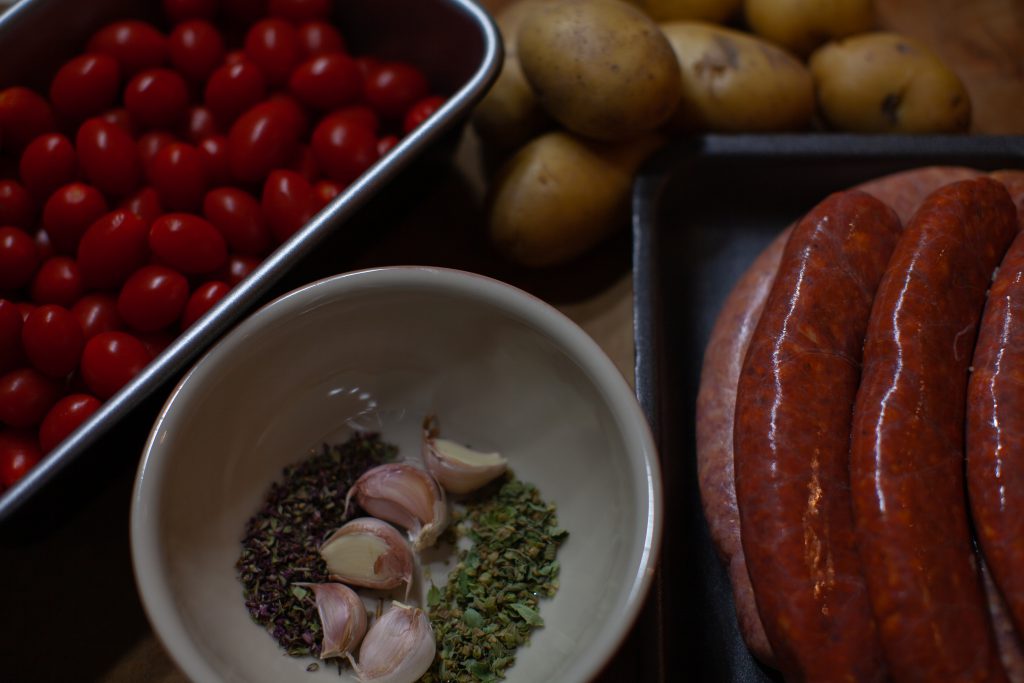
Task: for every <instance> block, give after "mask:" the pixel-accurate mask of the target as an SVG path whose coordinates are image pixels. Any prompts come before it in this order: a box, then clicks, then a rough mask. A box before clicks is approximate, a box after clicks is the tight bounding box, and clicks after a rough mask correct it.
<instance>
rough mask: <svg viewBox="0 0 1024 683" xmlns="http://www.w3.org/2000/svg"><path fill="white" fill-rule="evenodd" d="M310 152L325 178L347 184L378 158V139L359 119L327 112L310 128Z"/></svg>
mask: <svg viewBox="0 0 1024 683" xmlns="http://www.w3.org/2000/svg"><path fill="white" fill-rule="evenodd" d="M313 154H314V155H316V161H317V165H318V166H319V167H320V169H321V170H322V171H323V172H324V174H325V175H326V176H327V177H328V178H330V179H331V180H333V181H335V182H338V183H341V184H342V185H347V184H348V183H350V182H352V181H353V180H355V179H356V178H358V177H359V176H360V175H362V173H363V171H365V170H366V169H368V168H369V167H370V166H372V165H373V164H374V162H376V161H377V158H378V157H377V138H376V136H375V135H374V132H373V130H372V129H371V128H369V127H368V126H366V125H365V123H363V122H362V121H360V120H359V119H357V118H355V117H352V116H346V115H344V114H329V115H328V116H325V117H324V118H323V120H322V121H320V124H319V125H318V126H317V127H316V129H315V130H314V131H313Z"/></svg>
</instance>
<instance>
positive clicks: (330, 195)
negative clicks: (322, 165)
mask: <svg viewBox="0 0 1024 683" xmlns="http://www.w3.org/2000/svg"><path fill="white" fill-rule="evenodd" d="M342 189H343V188H342V187H341V185H339V184H338V183H336V182H334V181H333V180H319V181H317V182H316V183H314V184H313V213H316V212H317V211H319V210H320V209H322V208H324V207H325V206H327V205H328V204H330V203H331V202H333V201H334V198H335V197H337V196H338V195H339V194H341V191H342Z"/></svg>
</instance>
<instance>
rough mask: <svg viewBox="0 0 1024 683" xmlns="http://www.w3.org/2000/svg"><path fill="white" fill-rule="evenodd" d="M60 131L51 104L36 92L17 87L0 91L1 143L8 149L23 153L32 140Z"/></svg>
mask: <svg viewBox="0 0 1024 683" xmlns="http://www.w3.org/2000/svg"><path fill="white" fill-rule="evenodd" d="M56 128H57V124H56V121H55V120H54V117H53V110H52V109H50V104H49V102H47V101H46V100H45V99H43V98H42V97H41V96H40V95H39V94H37V93H36V92H34V91H32V90H29V89H28V88H23V87H21V86H17V85H16V86H13V87H11V88H7V89H6V90H3V91H0V140H2V141H3V145H4V148H6V149H8V150H14V151H15V152H20V151H21V150H22V149H24V147H25V145H27V144H28V143H30V142H32V140H34V139H35V138H37V137H39V136H40V135H42V134H43V133H49V132H51V131H53V130H56Z"/></svg>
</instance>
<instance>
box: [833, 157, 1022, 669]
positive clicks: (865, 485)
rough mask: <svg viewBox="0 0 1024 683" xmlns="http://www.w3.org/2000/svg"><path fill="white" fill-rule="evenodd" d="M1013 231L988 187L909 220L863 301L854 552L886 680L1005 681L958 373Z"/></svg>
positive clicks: (977, 184) (957, 189) (943, 200)
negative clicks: (969, 492) (968, 471)
mask: <svg viewBox="0 0 1024 683" xmlns="http://www.w3.org/2000/svg"><path fill="white" fill-rule="evenodd" d="M1016 228H1017V216H1016V210H1015V207H1014V206H1013V202H1012V200H1011V199H1010V196H1009V194H1008V193H1007V191H1006V188H1005V187H1004V186H1003V185H1002V184H1001V183H999V182H998V181H995V180H992V179H991V178H985V177H982V178H976V179H972V180H964V181H960V182H956V183H952V184H949V185H946V186H945V187H943V188H941V189H939V190H937V191H936V192H934V193H933V194H932V195H930V196H929V197H928V199H926V200H925V201H924V203H923V204H922V205H921V207H920V208H919V209H918V210H917V212H916V213H915V214H914V217H913V218H912V219H911V221H910V223H909V224H908V225H907V228H906V230H905V232H904V234H903V236H902V238H901V239H900V241H899V243H898V244H897V246H896V250H895V252H894V253H893V255H892V260H891V262H890V265H889V268H888V269H887V270H886V273H885V276H884V277H883V279H882V282H881V284H880V285H879V288H878V293H877V295H876V297H875V303H874V306H873V308H872V312H871V321H870V323H869V325H868V333H867V337H866V339H865V343H864V368H863V374H862V379H861V386H860V389H859V391H858V392H857V400H856V403H855V406H854V415H853V431H852V434H851V439H852V443H851V448H850V485H851V491H852V494H853V510H854V519H855V522H856V527H857V540H858V548H859V550H860V554H861V558H862V560H863V566H864V575H865V578H866V579H867V583H868V588H869V594H870V598H871V604H872V608H873V610H874V614H875V618H876V620H877V623H878V627H879V630H880V633H881V638H882V645H883V648H884V650H885V656H886V662H887V664H888V667H889V671H890V674H891V676H892V679H893V680H894V681H897V682H899V681H911V680H912V681H1005V680H1006V678H1005V674H1004V673H1003V670H1002V667H1001V665H1000V662H999V656H998V652H997V650H996V646H995V642H994V636H993V632H992V625H991V624H990V623H989V618H988V614H987V609H986V605H985V598H984V595H983V593H982V588H981V584H980V580H979V577H978V574H977V571H976V569H975V563H974V555H973V552H972V547H971V537H970V530H969V528H968V519H967V511H966V502H965V500H964V498H965V496H964V474H963V467H964V422H965V412H966V407H965V400H966V394H967V374H968V366H969V364H970V362H971V355H972V352H971V350H972V349H973V346H974V337H975V334H976V330H977V325H978V323H979V319H980V317H981V311H982V307H983V306H984V303H985V290H986V288H987V286H988V283H989V281H990V278H991V275H992V272H993V270H994V269H995V267H996V266H997V265H998V264H999V261H1000V260H1001V258H1002V256H1003V254H1004V253H1005V251H1006V249H1007V247H1008V246H1009V244H1010V241H1011V240H1012V239H1013V236H1014V234H1015V232H1016Z"/></svg>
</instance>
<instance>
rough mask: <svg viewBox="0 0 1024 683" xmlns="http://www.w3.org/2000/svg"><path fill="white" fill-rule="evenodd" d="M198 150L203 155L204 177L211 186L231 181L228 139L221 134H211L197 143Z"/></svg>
mask: <svg viewBox="0 0 1024 683" xmlns="http://www.w3.org/2000/svg"><path fill="white" fill-rule="evenodd" d="M199 152H200V153H201V154H202V155H203V164H204V165H205V166H206V177H207V178H208V179H209V181H210V186H211V187H218V186H220V185H227V184H228V183H230V182H231V164H230V162H229V160H228V139H227V138H226V137H224V136H223V135H212V136H210V137H208V138H205V139H204V140H202V141H201V142H200V143H199Z"/></svg>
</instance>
